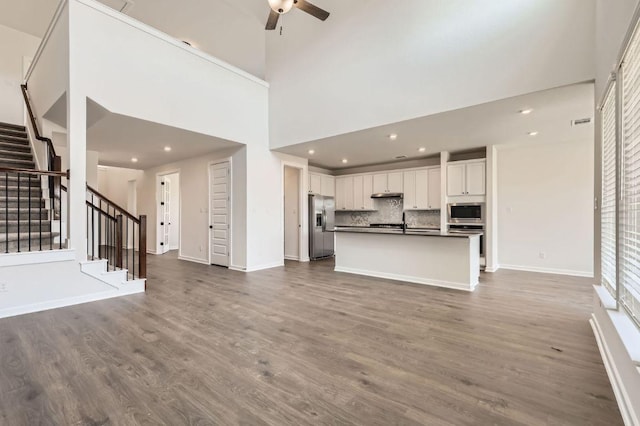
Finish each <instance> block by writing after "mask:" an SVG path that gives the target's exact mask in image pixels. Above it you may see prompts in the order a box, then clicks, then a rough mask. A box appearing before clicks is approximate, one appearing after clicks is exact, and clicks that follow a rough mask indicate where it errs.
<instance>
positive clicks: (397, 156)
mask: <svg viewBox="0 0 640 426" xmlns="http://www.w3.org/2000/svg"><path fill="white" fill-rule="evenodd" d="M393 158H395V159H396V160H404V159H405V158H407V156H406V155H396V156H395V157H393Z"/></svg>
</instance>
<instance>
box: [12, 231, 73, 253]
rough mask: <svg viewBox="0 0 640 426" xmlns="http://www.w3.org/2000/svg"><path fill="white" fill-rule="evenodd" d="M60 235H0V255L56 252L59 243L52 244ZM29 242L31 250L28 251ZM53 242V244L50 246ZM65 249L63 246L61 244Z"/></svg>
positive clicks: (63, 245)
mask: <svg viewBox="0 0 640 426" xmlns="http://www.w3.org/2000/svg"><path fill="white" fill-rule="evenodd" d="M58 235H60V234H59V233H58V232H43V233H42V236H40V234H39V233H37V234H32V235H29V234H28V233H24V234H22V233H21V234H19V235H18V234H17V233H14V234H0V253H7V252H8V253H16V252H19V251H20V252H27V251H40V250H52V249H53V250H57V249H59V248H60V243H59V242H54V241H53V240H55V238H56V237H57V236H58ZM29 241H31V250H29ZM52 242H53V244H52ZM62 248H65V244H64V243H63V244H62Z"/></svg>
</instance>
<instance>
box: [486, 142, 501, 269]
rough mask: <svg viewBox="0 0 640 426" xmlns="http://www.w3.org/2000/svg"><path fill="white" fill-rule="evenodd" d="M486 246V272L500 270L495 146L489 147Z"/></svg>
mask: <svg viewBox="0 0 640 426" xmlns="http://www.w3.org/2000/svg"><path fill="white" fill-rule="evenodd" d="M486 209H487V211H486V224H485V245H486V253H485V257H486V271H487V272H495V271H496V270H497V269H498V268H499V265H498V150H497V148H496V146H495V145H489V146H487V203H486Z"/></svg>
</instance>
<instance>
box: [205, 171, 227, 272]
mask: <svg viewBox="0 0 640 426" xmlns="http://www.w3.org/2000/svg"><path fill="white" fill-rule="evenodd" d="M229 177H230V167H229V162H225V163H219V164H214V165H212V166H211V170H210V179H211V182H210V188H211V190H210V194H211V199H210V209H209V212H210V214H211V219H210V221H211V222H210V223H211V225H210V228H211V232H210V239H211V251H210V253H211V264H213V265H220V266H229V256H230V253H229V233H230V229H231V223H230V216H231V212H230V200H231V199H230V183H231V182H230V178H229Z"/></svg>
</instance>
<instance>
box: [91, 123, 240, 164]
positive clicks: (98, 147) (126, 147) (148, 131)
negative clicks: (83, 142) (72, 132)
mask: <svg viewBox="0 0 640 426" xmlns="http://www.w3.org/2000/svg"><path fill="white" fill-rule="evenodd" d="M165 146H169V147H171V151H170V152H165V151H164V147H165ZM241 146H242V145H240V144H238V143H235V142H231V141H227V140H224V139H219V138H215V137H212V136H207V135H202V134H199V133H194V132H190V131H187V130H182V129H177V128H175V127H169V126H165V125H162V124H158V123H152V122H150V121H144V120H139V119H136V118H132V117H127V116H123V115H119V114H112V113H108V114H107V115H106V116H105V117H104V118H103V119H102V120H100V121H99V122H98V123H96V124H95V125H94V126H93V127H91V128H90V129H89V130H88V131H87V149H89V150H92V151H98V152H99V153H100V156H99V164H100V165H103V166H116V167H128V168H136V169H142V170H146V169H149V168H152V167H157V166H161V165H163V164H168V163H172V162H175V161H181V160H185V159H188V158H194V157H197V156H200V155H204V154H207V153H210V152H214V151H220V150H223V149H227V148H234V147H241ZM133 157H135V158H137V159H138V162H137V163H133V162H132V161H131V158H133Z"/></svg>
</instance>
